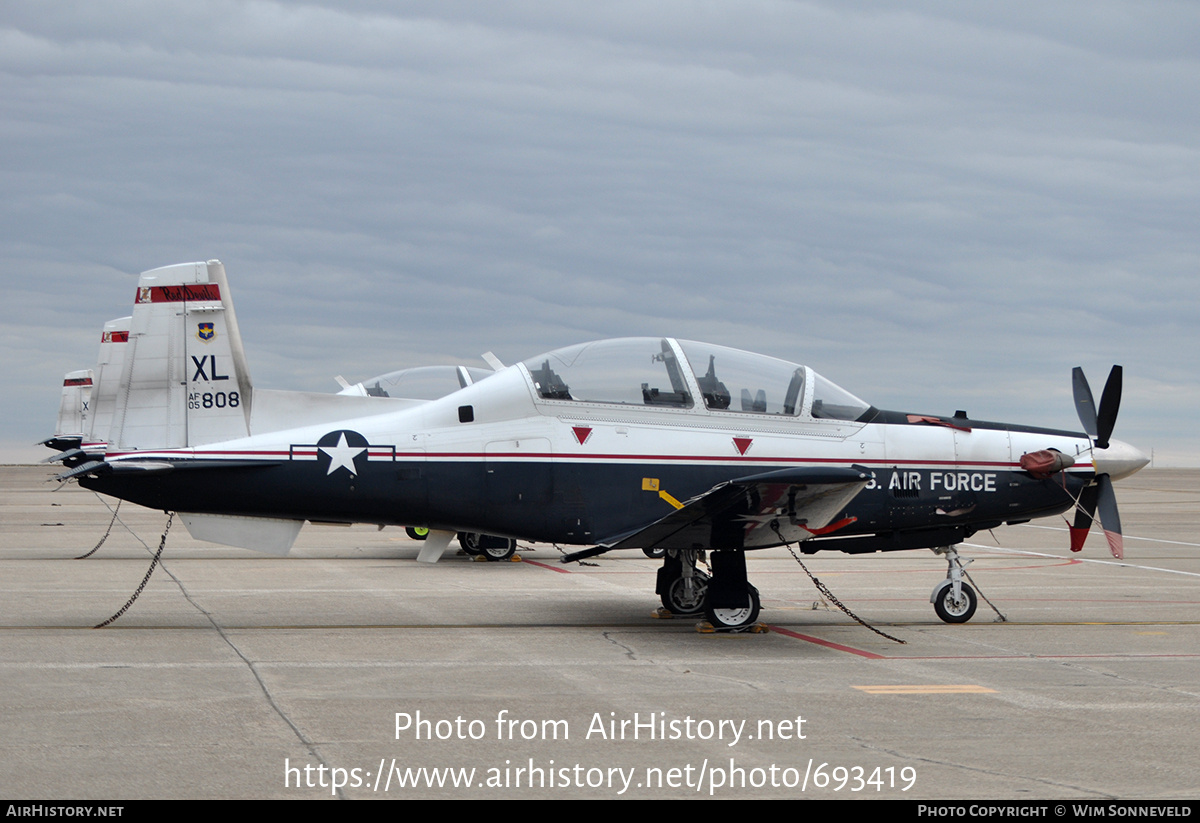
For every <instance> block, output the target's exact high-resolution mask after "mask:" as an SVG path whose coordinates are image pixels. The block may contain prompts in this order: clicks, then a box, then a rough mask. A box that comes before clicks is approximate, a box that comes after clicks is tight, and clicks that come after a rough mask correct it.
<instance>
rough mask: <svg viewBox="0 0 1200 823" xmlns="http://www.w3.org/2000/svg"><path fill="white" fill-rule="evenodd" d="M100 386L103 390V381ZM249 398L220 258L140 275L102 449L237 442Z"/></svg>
mask: <svg viewBox="0 0 1200 823" xmlns="http://www.w3.org/2000/svg"><path fill="white" fill-rule="evenodd" d="M106 330H107V327H106ZM102 388H103V389H105V390H107V388H108V385H107V381H104V380H103V376H102ZM252 401H253V387H252V384H251V381H250V374H249V370H248V368H247V366H246V355H245V351H244V350H243V348H242V338H241V334H240V332H239V331H238V325H237V317H236V315H235V314H234V311H233V300H232V298H231V296H230V293H229V283H228V281H227V280H226V277H225V267H224V266H223V265H221V263H220V261H217V260H210V261H208V262H207V263H183V264H180V265H177V266H166V267H164V268H160V269H153V270H152V271H148V272H144V273H143V274H142V276H141V278H140V279H139V280H138V289H137V294H136V296H135V299H134V307H133V315H132V317H131V318H130V323H129V337H128V343H127V344H126V351H125V356H124V362H123V364H122V365H121V377H120V381H119V383H118V385H117V387H116V396H115V403H114V409H113V415H112V421H111V427H110V429H109V431H108V432H107V435H108V437H107V439H108V441H109V445H110V448H116V449H121V450H126V449H164V448H181V447H185V446H199V445H203V444H205V443H214V442H217V441H220V440H232V439H234V438H238V437H245V436H246V435H248V434H249V432H250V425H249V421H250V408H251V403H252ZM96 423H97V427H98V426H99V424H100V420H99V419H97V421H96ZM99 433H100V432H99V431H96V430H95V429H94V430H93V434H99Z"/></svg>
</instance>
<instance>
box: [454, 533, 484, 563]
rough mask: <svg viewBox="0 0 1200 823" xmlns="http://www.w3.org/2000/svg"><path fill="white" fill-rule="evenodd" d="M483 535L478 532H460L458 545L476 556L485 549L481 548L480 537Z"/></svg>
mask: <svg viewBox="0 0 1200 823" xmlns="http://www.w3.org/2000/svg"><path fill="white" fill-rule="evenodd" d="M482 537H483V535H481V534H478V533H476V532H459V533H458V545H460V546H462V550H463V551H465V552H466V553H467V554H469V555H471V556H472V557H474V556H475V555H477V554H480V553H482V552H483V549H481V548H479V543H480V539H481V538H482Z"/></svg>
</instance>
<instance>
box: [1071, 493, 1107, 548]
mask: <svg viewBox="0 0 1200 823" xmlns="http://www.w3.org/2000/svg"><path fill="white" fill-rule="evenodd" d="M1099 496H1100V489H1099V487H1097V486H1095V485H1092V484H1088V485H1087V486H1084V487H1083V491H1082V492H1081V493H1080V494H1079V504H1078V505H1077V506H1076V508H1075V523H1074V525H1072V526H1071V528H1070V531H1071V551H1073V552H1077V551H1081V550H1082V549H1083V544H1084V542H1085V541H1086V540H1087V536H1088V532H1089V531H1090V530H1091V528H1092V521H1093V520H1095V519H1096V500H1097V499H1098V498H1099Z"/></svg>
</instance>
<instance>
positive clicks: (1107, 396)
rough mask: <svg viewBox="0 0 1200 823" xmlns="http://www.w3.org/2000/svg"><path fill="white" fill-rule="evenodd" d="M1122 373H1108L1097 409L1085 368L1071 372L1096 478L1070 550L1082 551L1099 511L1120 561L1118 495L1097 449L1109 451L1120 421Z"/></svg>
mask: <svg viewBox="0 0 1200 823" xmlns="http://www.w3.org/2000/svg"><path fill="white" fill-rule="evenodd" d="M1122 373H1123V370H1122V369H1121V367H1120V366H1113V367H1112V371H1111V372H1109V375H1108V382H1107V383H1105V385H1104V394H1102V395H1101V396H1100V410H1099V411H1098V412H1097V410H1096V402H1095V401H1094V400H1093V399H1092V390H1091V387H1089V386H1088V382H1087V378H1086V377H1084V376H1083V369H1081V368H1079V367H1078V366H1076V367H1075V370H1074V371H1073V372H1072V373H1071V382H1072V385H1073V388H1074V391H1075V409H1076V411H1078V412H1079V422H1080V423H1082V424H1083V430H1084V431H1085V432H1087V434H1088V437H1089V438H1091V441H1092V462H1093V463H1094V464H1095V466H1096V479H1095V480H1093V481H1092V482H1091V483H1089V484H1088V485H1087V486H1085V487H1084V489H1083V492H1082V493H1081V494H1080V495H1079V503H1078V505H1077V506H1076V509H1075V523H1074V525H1072V526H1071V551H1073V552H1077V551H1079V550H1080V549H1082V548H1083V542H1084V541H1085V540H1086V539H1087V534H1088V530H1089V529H1091V527H1092V520H1093V519H1095V516H1096V510H1097V509H1099V511H1100V526H1101V528H1103V529H1104V537H1105V538H1106V539H1107V540H1108V548H1109V549H1110V550H1111V551H1112V554H1113V557H1116V558H1117V559H1120V558H1122V557H1124V555H1125V540H1124V538H1123V537H1122V535H1121V516H1120V515H1119V514H1118V513H1117V495H1116V493H1115V492H1114V491H1113V484H1112V477H1110V476H1109V474H1108V473H1107V472H1102V471H1101V460H1100V457H1099V455H1097V453H1096V452H1097V451H1098V450H1104V449H1107V448H1109V445H1110V444H1109V437H1110V436H1111V435H1112V430H1113V426H1114V425H1115V424H1116V422H1117V410H1118V409H1119V408H1120V406H1121V379H1122Z"/></svg>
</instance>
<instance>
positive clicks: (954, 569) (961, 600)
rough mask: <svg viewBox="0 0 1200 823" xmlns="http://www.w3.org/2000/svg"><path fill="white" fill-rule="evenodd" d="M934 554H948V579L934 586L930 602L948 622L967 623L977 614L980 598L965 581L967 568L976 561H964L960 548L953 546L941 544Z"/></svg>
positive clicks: (939, 615)
mask: <svg viewBox="0 0 1200 823" xmlns="http://www.w3.org/2000/svg"><path fill="white" fill-rule="evenodd" d="M933 552H934V554H944V555H945V556H946V563H947V569H946V579H945V580H942V581H941V582H939V583H938V584H937V585H936V586H934V587H933V594H931V595H930V596H929V602H930V603H932V604H933V610H934V611H935V612H936V613H937V616H938V617H939V618H941V619H942V620H944V621H945V622H947V623H966V622H967V621H968V620H970V619H971V618H972V617H974V616H975V607H976V606H977V605H978V600H977V599H976V597H975V590H974V589H972V588H971V587H970V586H969V585H967V584H966V583H964V582H963V575H964V574H965V569H966V567H967V566H969V565H970V564H971V563H974V562H975V561H974V560H972V559H969V558H968V559H967V561H966V562H965V563H964V562H963V561H962V559H961V558H959V556H958V550H957V549H955V548H954V547H953V546H941V547H939V548H936V549H933Z"/></svg>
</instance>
